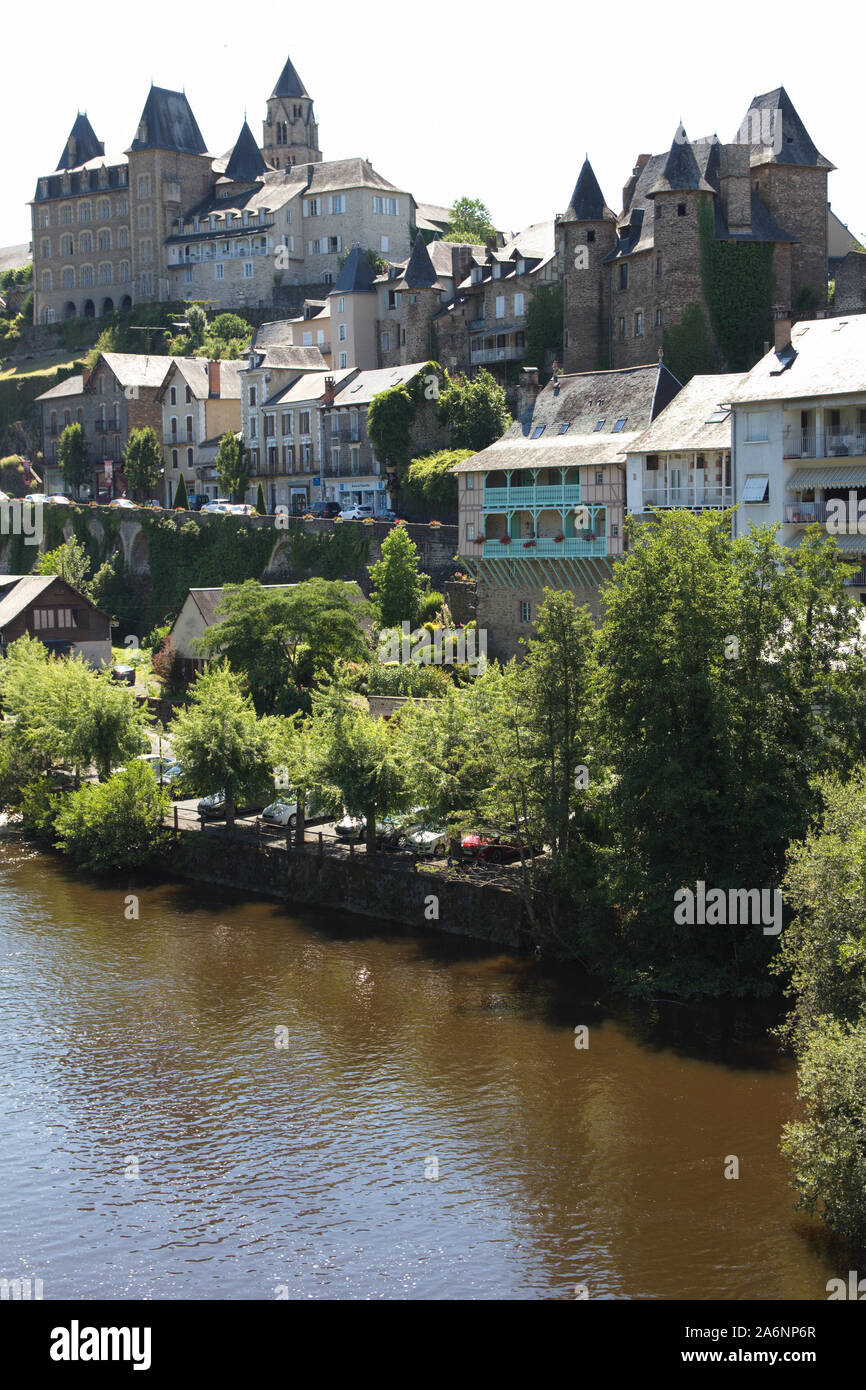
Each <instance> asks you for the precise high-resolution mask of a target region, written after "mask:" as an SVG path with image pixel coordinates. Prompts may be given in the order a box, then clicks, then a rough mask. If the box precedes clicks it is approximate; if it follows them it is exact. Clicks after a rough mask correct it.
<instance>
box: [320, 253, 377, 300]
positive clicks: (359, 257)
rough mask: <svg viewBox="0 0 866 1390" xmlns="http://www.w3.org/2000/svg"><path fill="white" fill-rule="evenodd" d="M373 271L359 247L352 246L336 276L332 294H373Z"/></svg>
mask: <svg viewBox="0 0 866 1390" xmlns="http://www.w3.org/2000/svg"><path fill="white" fill-rule="evenodd" d="M373 280H374V271H373V267H372V266H371V265H370V262H369V261H368V260H367V257H366V256H365V255H364V252H363V251H362V250H361V248H360V246H353V247H352V249H351V251H350V252H349V254H348V256H347V257H346V260H345V263H344V265H343V269H342V270H341V271H340V274H339V275H338V276H337V283H336V285H335V286H334V288H333V290H332V291H331V293H332V294H375V293H376V291H375V288H374V286H373Z"/></svg>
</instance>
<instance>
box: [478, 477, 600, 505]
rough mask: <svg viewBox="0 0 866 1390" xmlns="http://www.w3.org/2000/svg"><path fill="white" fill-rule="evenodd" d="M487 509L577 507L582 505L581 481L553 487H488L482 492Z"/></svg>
mask: <svg viewBox="0 0 866 1390" xmlns="http://www.w3.org/2000/svg"><path fill="white" fill-rule="evenodd" d="M481 505H482V507H483V508H484V510H485V511H488V512H490V511H515V510H517V509H518V508H520V507H576V506H579V505H580V483H565V484H562V483H560V484H558V485H555V486H553V487H551V486H548V485H541V486H539V487H533V486H531V485H530V486H529V487H513V486H512V487H486V488H484V489H483V490H482V493H481Z"/></svg>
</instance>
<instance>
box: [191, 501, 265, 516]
mask: <svg viewBox="0 0 866 1390" xmlns="http://www.w3.org/2000/svg"><path fill="white" fill-rule="evenodd" d="M202 510H204V508H202ZM226 511H228V512H229V513H230V515H231V516H252V514H253V512H254V511H255V507H254V506H252V504H251V503H250V502H230V503H229V505H228V507H227V508H226Z"/></svg>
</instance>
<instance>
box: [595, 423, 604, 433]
mask: <svg viewBox="0 0 866 1390" xmlns="http://www.w3.org/2000/svg"><path fill="white" fill-rule="evenodd" d="M603 429H604V420H599V421H598V423H597V424H596V427H595V429H594V430H593V434H598V432H599V430H603Z"/></svg>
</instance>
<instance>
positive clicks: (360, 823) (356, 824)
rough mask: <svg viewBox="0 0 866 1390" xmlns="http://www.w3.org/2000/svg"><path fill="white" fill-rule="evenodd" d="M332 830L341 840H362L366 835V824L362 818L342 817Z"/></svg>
mask: <svg viewBox="0 0 866 1390" xmlns="http://www.w3.org/2000/svg"><path fill="white" fill-rule="evenodd" d="M334 829H335V831H336V832H337V836H338V838H339V839H341V840H363V838H364V836H365V835H366V833H367V822H366V820H365V819H364V817H363V816H349V815H345V816H343V818H342V820H338V821H337V822H336V823H335V825H334Z"/></svg>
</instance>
